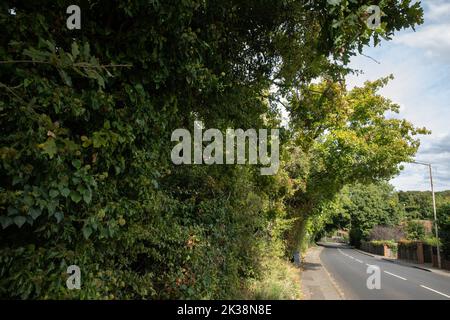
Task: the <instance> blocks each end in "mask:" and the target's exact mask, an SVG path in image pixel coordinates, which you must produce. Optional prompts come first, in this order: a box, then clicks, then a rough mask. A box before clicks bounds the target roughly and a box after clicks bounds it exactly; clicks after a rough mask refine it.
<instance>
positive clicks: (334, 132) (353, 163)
mask: <svg viewBox="0 0 450 320" xmlns="http://www.w3.org/2000/svg"><path fill="white" fill-rule="evenodd" d="M389 79H390V77H388V78H383V79H380V80H377V81H374V82H367V83H365V85H364V86H363V87H361V88H354V89H353V90H351V91H349V92H347V91H346V89H345V86H344V85H342V84H339V83H335V82H331V81H323V82H322V83H319V84H315V85H310V86H308V87H305V88H304V89H303V91H302V95H301V96H299V97H297V96H296V95H292V97H291V99H292V100H291V107H290V112H291V119H292V123H291V126H292V128H293V129H292V130H293V141H294V143H293V144H294V146H293V147H292V148H293V149H295V148H297V149H300V150H302V153H301V154H304V155H305V157H306V159H308V166H307V169H308V171H307V172H298V171H295V170H292V171H291V175H292V177H295V178H296V179H299V178H301V179H302V181H303V187H302V188H299V189H298V190H297V192H296V194H295V195H294V197H293V199H292V200H291V202H290V203H291V205H292V210H291V212H292V215H293V216H296V215H297V216H298V215H300V216H301V217H303V218H302V219H299V221H305V218H306V219H307V218H308V216H311V215H312V214H314V212H317V210H315V209H317V208H319V207H320V205H321V203H323V202H327V201H330V200H332V199H333V197H334V196H335V195H336V194H337V193H338V192H339V191H340V190H341V189H342V188H343V187H344V186H345V185H352V184H354V183H362V184H368V183H373V182H377V181H382V180H385V179H390V178H392V177H393V176H395V175H396V174H397V173H398V172H399V171H400V170H401V167H400V165H399V164H400V163H401V162H405V161H406V162H407V161H410V160H411V157H412V156H413V155H414V154H415V153H416V151H417V149H418V147H419V140H418V139H417V138H416V137H415V136H416V135H418V134H427V133H428V131H427V130H426V129H424V128H416V127H414V125H413V124H411V123H410V122H408V121H406V120H401V119H393V118H387V117H386V115H385V114H386V112H388V111H391V112H398V108H399V106H398V105H396V104H394V103H392V102H391V101H390V100H388V99H386V98H384V97H382V96H380V95H379V94H378V93H377V91H378V90H380V89H381V88H382V87H383V86H385V85H386V84H387V82H388V81H389ZM288 170H289V168H288ZM379 187H380V188H381V189H382V191H380V192H379V193H378V194H379V197H381V196H382V195H387V194H390V193H391V192H392V190H389V188H388V189H386V188H387V187H385V186H384V187H383V185H380V186H379ZM360 188H362V185H358V187H357V188H356V190H355V192H358V190H359V189H360ZM369 188H370V186H369ZM372 188H373V189H377V187H372ZM351 192H353V191H351ZM350 194H351V195H352V193H350ZM355 197H357V198H359V197H362V196H360V195H358V194H356V195H355ZM373 204H374V205H375V207H376V206H377V201H375V199H374V200H373ZM380 210H384V208H383V209H380ZM368 221H369V220H368ZM302 227H303V226H302V224H301V222H299V225H298V227H297V229H298V230H300V229H301V228H302ZM371 227H373V224H371V225H369V226H367V227H362V228H360V227H358V228H357V229H353V232H363V233H362V234H360V235H359V236H357V238H360V237H365V236H367V234H366V231H367V230H369V229H370V228H371ZM294 232H297V231H295V230H294ZM298 232H300V233H301V232H302V231H298ZM292 239H297V237H296V236H293V237H292ZM292 245H293V246H296V245H297V244H295V242H294V243H292Z"/></svg>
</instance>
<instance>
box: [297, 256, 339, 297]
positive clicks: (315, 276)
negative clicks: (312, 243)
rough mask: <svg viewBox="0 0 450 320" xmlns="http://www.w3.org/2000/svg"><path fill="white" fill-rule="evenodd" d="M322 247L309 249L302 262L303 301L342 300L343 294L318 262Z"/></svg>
mask: <svg viewBox="0 0 450 320" xmlns="http://www.w3.org/2000/svg"><path fill="white" fill-rule="evenodd" d="M323 250H324V247H312V248H309V249H308V251H307V253H306V255H305V257H304V259H303V261H302V265H301V268H302V274H301V285H302V293H303V300H342V299H344V295H343V292H342V291H341V290H340V289H339V287H338V286H337V284H336V282H335V281H334V279H333V278H332V277H331V276H330V275H329V273H328V271H327V270H326V269H325V268H324V266H323V265H322V263H321V261H320V254H321V253H322V251H323Z"/></svg>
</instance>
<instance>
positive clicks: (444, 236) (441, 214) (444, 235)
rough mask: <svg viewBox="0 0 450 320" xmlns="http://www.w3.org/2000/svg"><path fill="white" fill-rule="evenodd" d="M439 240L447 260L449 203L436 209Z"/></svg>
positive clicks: (449, 253) (449, 239)
mask: <svg viewBox="0 0 450 320" xmlns="http://www.w3.org/2000/svg"><path fill="white" fill-rule="evenodd" d="M437 214H438V223H439V240H440V241H441V244H442V250H443V252H444V256H445V257H446V259H447V260H450V204H448V205H446V206H442V207H441V208H439V211H438V213H437Z"/></svg>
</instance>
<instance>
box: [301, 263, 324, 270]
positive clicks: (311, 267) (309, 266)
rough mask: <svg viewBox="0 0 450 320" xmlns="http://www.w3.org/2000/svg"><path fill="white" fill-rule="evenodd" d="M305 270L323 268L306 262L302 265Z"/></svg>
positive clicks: (318, 264)
mask: <svg viewBox="0 0 450 320" xmlns="http://www.w3.org/2000/svg"><path fill="white" fill-rule="evenodd" d="M302 267H303V270H318V269H320V268H321V267H322V265H321V264H320V263H312V262H304V263H303V264H302Z"/></svg>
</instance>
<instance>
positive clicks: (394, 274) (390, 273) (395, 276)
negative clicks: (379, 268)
mask: <svg viewBox="0 0 450 320" xmlns="http://www.w3.org/2000/svg"><path fill="white" fill-rule="evenodd" d="M383 272H384V273H387V274H390V275H391V276H394V277H397V278H399V279H402V280H407V279H406V278H403V277H400V276H398V275H396V274H393V273H390V272H389V271H383Z"/></svg>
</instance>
